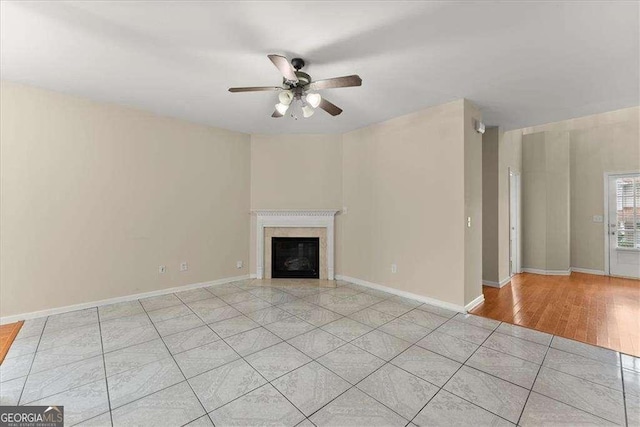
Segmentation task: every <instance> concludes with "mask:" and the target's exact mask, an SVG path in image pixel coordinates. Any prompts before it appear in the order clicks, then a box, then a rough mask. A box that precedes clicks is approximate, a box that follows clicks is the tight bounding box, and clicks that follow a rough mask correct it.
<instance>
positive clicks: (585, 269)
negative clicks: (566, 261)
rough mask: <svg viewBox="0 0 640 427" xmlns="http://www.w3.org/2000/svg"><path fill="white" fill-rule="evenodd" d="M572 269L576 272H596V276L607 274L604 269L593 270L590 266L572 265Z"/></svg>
mask: <svg viewBox="0 0 640 427" xmlns="http://www.w3.org/2000/svg"><path fill="white" fill-rule="evenodd" d="M571 271H573V272H576V273H585V274H595V275H596V276H605V274H604V270H592V269H590V268H580V267H571Z"/></svg>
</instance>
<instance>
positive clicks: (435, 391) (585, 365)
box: [0, 280, 640, 426]
mask: <svg viewBox="0 0 640 427" xmlns="http://www.w3.org/2000/svg"><path fill="white" fill-rule="evenodd" d="M286 283H288V285H282V283H278V282H270V283H265V282H260V281H251V280H247V281H243V282H235V283H232V284H225V285H219V286H213V287H209V288H201V289H194V290H189V291H184V292H180V293H176V294H170V295H163V296H159V297H152V298H146V299H142V300H140V301H130V302H124V303H119V304H114V305H111V306H102V307H98V308H91V309H87V310H81V311H76V312H71V313H65V314H60V315H55V316H50V317H48V318H41V319H34V320H28V321H27V322H26V323H25V325H24V327H23V328H22V330H21V331H20V334H19V336H18V338H17V339H16V341H15V343H14V345H13V346H12V348H11V350H10V352H9V354H8V355H7V359H6V360H5V362H4V363H2V365H0V380H1V382H0V394H1V404H3V405H15V404H21V405H30V404H33V405H35V404H41V405H64V407H65V416H66V425H84V426H110V425H114V426H137V425H153V426H160V425H161V426H173V425H175V426H181V425H194V426H195V425H198V426H205V425H208V426H211V425H216V426H225V425H235V426H251V425H289V426H295V425H300V426H313V425H316V426H325V425H327V426H329V425H333V426H376V425H380V426H406V425H410V426H432V425H443V426H452V425H476V426H481V425H492V426H495V425H514V424H517V425H522V426H529V425H558V424H565V425H583V424H596V425H599V424H603V425H605V424H606V425H611V424H618V425H629V426H638V425H640V359H638V358H634V357H631V356H628V355H624V354H620V353H617V352H614V351H611V350H607V349H603V348H599V347H593V346H590V345H586V344H582V343H579V342H577V341H572V340H568V339H565V338H560V337H554V336H552V335H549V334H545V333H541V332H537V331H533V330H530V329H524V328H521V327H518V326H513V325H510V324H506V323H500V322H498V321H494V320H491V319H485V318H482V317H477V316H473V315H462V314H459V313H455V312H452V311H448V310H445V309H442V308H438V307H433V306H429V305H425V304H422V303H420V302H417V301H414V300H409V299H405V298H400V297H396V296H393V295H391V294H386V293H384V292H381V291H378V290H372V289H368V288H364V287H360V286H357V285H354V284H350V283H346V282H338V286H337V287H334V288H331V287H315V286H309V285H306V284H304V283H303V282H300V283H297V282H295V281H288V282H286ZM267 285H268V286H267Z"/></svg>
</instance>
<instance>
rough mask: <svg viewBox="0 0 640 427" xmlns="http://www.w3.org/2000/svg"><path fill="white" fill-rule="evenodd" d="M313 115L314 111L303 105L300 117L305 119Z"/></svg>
mask: <svg viewBox="0 0 640 427" xmlns="http://www.w3.org/2000/svg"><path fill="white" fill-rule="evenodd" d="M313 113H315V110H314V109H313V108H311V107H310V106H308V105H305V106H304V107H302V115H303V116H304V117H305V118H307V117H311V116H313Z"/></svg>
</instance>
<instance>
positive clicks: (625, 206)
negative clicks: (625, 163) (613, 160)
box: [616, 177, 640, 249]
mask: <svg viewBox="0 0 640 427" xmlns="http://www.w3.org/2000/svg"><path fill="white" fill-rule="evenodd" d="M639 221H640V177H625V178H618V179H617V180H616V235H617V236H618V239H617V240H618V248H623V249H634V248H635V249H640V231H639V230H640V224H639V223H638V222H639Z"/></svg>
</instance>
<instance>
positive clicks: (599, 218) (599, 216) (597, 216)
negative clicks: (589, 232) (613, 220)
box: [593, 215, 604, 222]
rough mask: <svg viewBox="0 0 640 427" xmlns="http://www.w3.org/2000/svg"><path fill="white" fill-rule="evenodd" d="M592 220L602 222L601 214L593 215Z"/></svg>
mask: <svg viewBox="0 0 640 427" xmlns="http://www.w3.org/2000/svg"><path fill="white" fill-rule="evenodd" d="M593 222H604V217H603V216H602V215H594V216H593Z"/></svg>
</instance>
